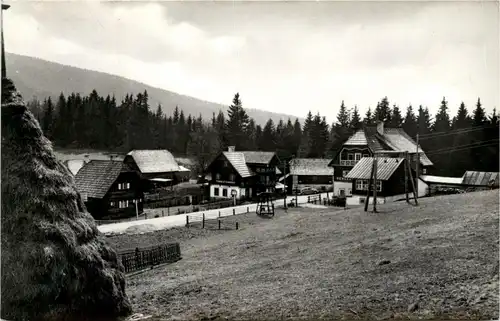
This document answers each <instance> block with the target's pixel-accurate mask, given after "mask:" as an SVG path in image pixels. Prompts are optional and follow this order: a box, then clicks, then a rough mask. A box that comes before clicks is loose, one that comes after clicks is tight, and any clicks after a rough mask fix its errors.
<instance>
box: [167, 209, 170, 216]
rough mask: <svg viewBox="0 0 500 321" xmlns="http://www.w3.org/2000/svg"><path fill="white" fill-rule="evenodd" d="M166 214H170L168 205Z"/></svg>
mask: <svg viewBox="0 0 500 321" xmlns="http://www.w3.org/2000/svg"><path fill="white" fill-rule="evenodd" d="M167 216H170V207H167Z"/></svg>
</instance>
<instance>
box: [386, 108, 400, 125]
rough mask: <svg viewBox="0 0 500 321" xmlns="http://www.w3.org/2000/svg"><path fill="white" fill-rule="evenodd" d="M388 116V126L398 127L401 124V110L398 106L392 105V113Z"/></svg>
mask: <svg viewBox="0 0 500 321" xmlns="http://www.w3.org/2000/svg"><path fill="white" fill-rule="evenodd" d="M389 118H390V119H389V126H390V127H395V128H399V127H401V126H402V125H403V116H401V111H400V110H399V107H398V106H396V105H394V107H393V109H392V115H391V116H390V117H389Z"/></svg>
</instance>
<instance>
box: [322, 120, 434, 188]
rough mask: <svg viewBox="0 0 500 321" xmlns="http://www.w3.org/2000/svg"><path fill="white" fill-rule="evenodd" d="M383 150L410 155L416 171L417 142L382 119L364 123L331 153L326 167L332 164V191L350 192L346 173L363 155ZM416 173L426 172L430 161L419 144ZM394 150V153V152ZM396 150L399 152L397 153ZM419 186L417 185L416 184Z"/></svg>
mask: <svg viewBox="0 0 500 321" xmlns="http://www.w3.org/2000/svg"><path fill="white" fill-rule="evenodd" d="M384 151H385V152H387V155H383V154H380V155H379V156H385V157H401V156H402V155H404V154H405V153H406V152H408V155H409V157H410V164H411V167H412V169H414V170H416V167H417V166H416V162H417V158H418V157H417V144H416V143H415V141H414V140H413V139H412V138H411V137H410V136H409V135H408V134H407V133H406V132H405V131H404V130H403V129H402V128H387V127H385V126H384V123H383V122H378V123H377V125H376V126H366V127H365V128H363V129H359V130H358V131H356V132H355V133H354V134H353V135H352V136H351V137H349V139H347V141H346V142H345V143H344V144H343V145H342V148H340V150H339V152H338V153H337V154H336V155H335V156H334V158H333V159H332V160H331V162H330V163H329V165H328V166H330V167H333V173H334V174H333V175H334V183H333V186H334V187H333V188H334V194H335V195H346V196H349V195H351V194H352V191H353V189H352V186H353V185H352V178H349V177H348V176H347V174H348V173H349V172H350V171H351V170H352V169H353V168H354V166H355V165H356V164H357V163H359V162H360V161H361V159H362V158H364V157H373V156H374V153H382V152H384ZM418 151H419V155H420V157H419V158H420V159H419V165H420V166H419V175H420V174H426V173H427V171H428V170H429V168H431V167H432V166H433V163H432V162H431V161H430V159H429V158H428V157H427V156H426V155H425V152H424V151H423V150H422V148H421V146H419V147H418ZM395 152H396V153H395ZM397 152H399V153H400V154H399V155H398V154H397ZM419 186H420V185H419Z"/></svg>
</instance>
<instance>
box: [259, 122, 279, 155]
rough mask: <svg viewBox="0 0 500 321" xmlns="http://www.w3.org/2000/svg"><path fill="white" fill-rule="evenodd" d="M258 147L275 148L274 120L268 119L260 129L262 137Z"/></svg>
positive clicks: (263, 148) (266, 149) (261, 148)
mask: <svg viewBox="0 0 500 321" xmlns="http://www.w3.org/2000/svg"><path fill="white" fill-rule="evenodd" d="M259 149H260V150H263V151H275V150H276V128H275V127H274V122H273V120H272V119H269V120H268V121H267V123H266V125H265V126H264V129H263V130H262V138H261V141H260V143H259Z"/></svg>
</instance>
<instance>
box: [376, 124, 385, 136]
mask: <svg viewBox="0 0 500 321" xmlns="http://www.w3.org/2000/svg"><path fill="white" fill-rule="evenodd" d="M377 133H378V134H379V135H384V122H383V121H379V122H377Z"/></svg>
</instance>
